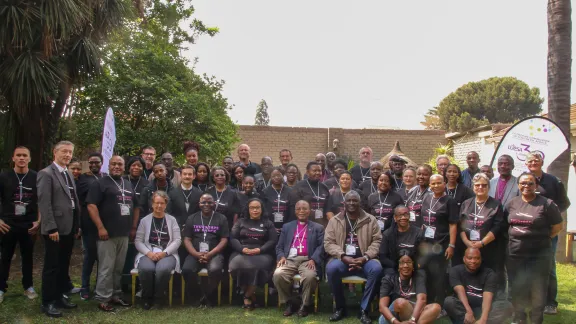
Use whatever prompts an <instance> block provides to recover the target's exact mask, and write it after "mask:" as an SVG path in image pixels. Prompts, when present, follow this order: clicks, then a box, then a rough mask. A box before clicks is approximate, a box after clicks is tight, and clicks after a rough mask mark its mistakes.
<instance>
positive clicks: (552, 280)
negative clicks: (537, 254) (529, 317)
mask: <svg viewBox="0 0 576 324" xmlns="http://www.w3.org/2000/svg"><path fill="white" fill-rule="evenodd" d="M557 247H558V235H556V236H555V237H553V238H552V268H551V269H550V275H549V276H548V293H547V296H546V306H554V307H558V301H556V298H557V297H558V278H557V277H556V248H557Z"/></svg>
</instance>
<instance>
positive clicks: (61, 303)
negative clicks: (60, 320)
mask: <svg viewBox="0 0 576 324" xmlns="http://www.w3.org/2000/svg"><path fill="white" fill-rule="evenodd" d="M55 306H56V307H58V308H64V309H72V308H76V307H78V305H76V304H74V303H72V302H70V300H69V299H68V298H67V297H62V298H60V300H57V301H56V303H55Z"/></svg>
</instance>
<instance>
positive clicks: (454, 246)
mask: <svg viewBox="0 0 576 324" xmlns="http://www.w3.org/2000/svg"><path fill="white" fill-rule="evenodd" d="M448 247H451V248H453V249H455V248H456V245H454V244H448Z"/></svg>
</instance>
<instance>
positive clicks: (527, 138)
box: [491, 116, 570, 177]
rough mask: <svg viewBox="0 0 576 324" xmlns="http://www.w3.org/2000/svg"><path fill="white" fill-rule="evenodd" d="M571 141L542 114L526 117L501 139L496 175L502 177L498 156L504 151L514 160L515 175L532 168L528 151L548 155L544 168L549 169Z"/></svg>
mask: <svg viewBox="0 0 576 324" xmlns="http://www.w3.org/2000/svg"><path fill="white" fill-rule="evenodd" d="M569 143H570V142H569V139H568V138H567V137H566V135H564V132H562V130H561V129H560V128H559V127H558V125H556V124H555V123H554V122H553V121H552V120H550V119H548V118H546V117H540V116H534V117H528V118H526V119H523V120H521V121H519V122H517V123H516V124H514V125H512V127H510V129H508V131H507V132H506V134H504V136H503V137H502V140H500V144H498V147H497V148H496V152H494V155H493V156H492V162H491V165H492V169H494V176H495V177H497V176H498V158H499V157H500V156H501V155H503V154H508V155H510V156H511V157H512V158H513V159H514V170H513V171H512V175H514V176H515V177H517V176H519V175H520V174H522V172H526V171H528V168H527V167H526V154H528V153H530V152H538V153H540V154H541V155H542V156H543V157H544V164H543V166H542V170H545V171H547V170H548V166H549V165H550V164H551V163H552V162H554V160H556V158H558V156H559V155H560V154H562V152H564V151H566V150H567V149H568V148H569V146H570V144H569Z"/></svg>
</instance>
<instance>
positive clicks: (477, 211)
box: [474, 198, 486, 229]
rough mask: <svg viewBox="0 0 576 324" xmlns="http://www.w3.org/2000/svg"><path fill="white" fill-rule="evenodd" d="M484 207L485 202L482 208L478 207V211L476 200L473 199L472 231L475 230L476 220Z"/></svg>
mask: <svg viewBox="0 0 576 324" xmlns="http://www.w3.org/2000/svg"><path fill="white" fill-rule="evenodd" d="M485 205H486V201H485V202H484V203H483V204H482V207H480V209H478V206H479V204H478V202H477V200H476V198H474V229H476V220H477V219H478V216H479V215H480V213H481V212H482V209H484V206H485Z"/></svg>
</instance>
